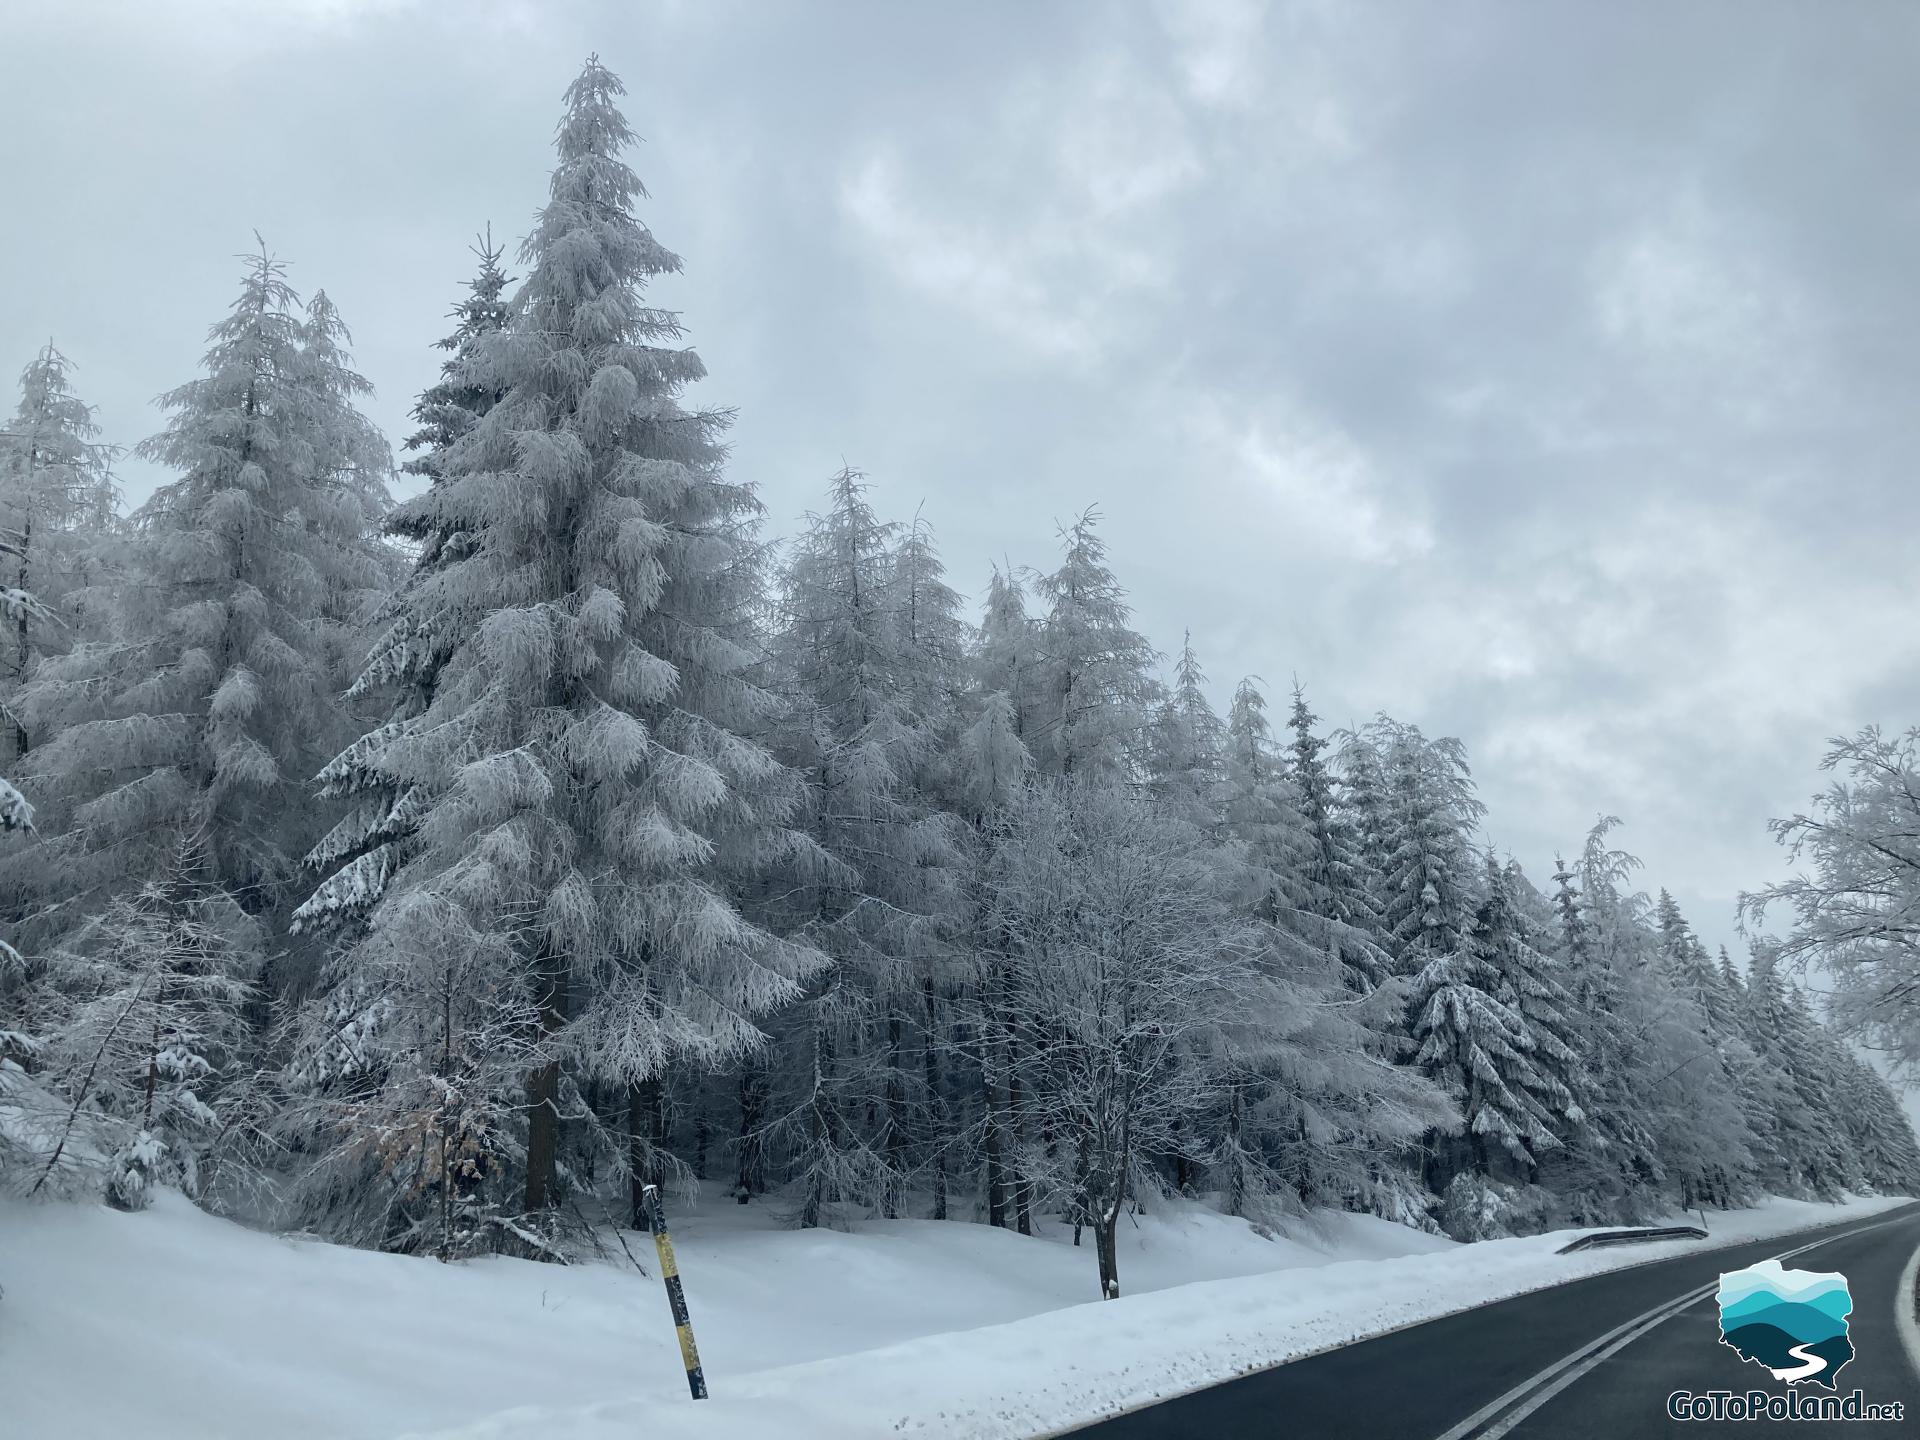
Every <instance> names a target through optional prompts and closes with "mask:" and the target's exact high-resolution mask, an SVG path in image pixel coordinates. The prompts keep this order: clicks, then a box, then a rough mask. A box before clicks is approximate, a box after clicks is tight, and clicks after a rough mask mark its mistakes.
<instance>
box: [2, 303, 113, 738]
mask: <svg viewBox="0 0 1920 1440" xmlns="http://www.w3.org/2000/svg"><path fill="white" fill-rule="evenodd" d="M72 374H73V364H72V362H71V361H69V360H68V359H67V357H66V356H64V355H62V354H61V353H60V352H59V351H58V350H56V349H54V347H53V342H52V341H48V342H47V344H46V346H45V348H44V349H42V350H41V352H40V353H39V354H38V355H36V356H35V357H34V359H33V361H32V363H31V364H29V365H28V366H27V368H26V369H25V370H24V371H23V372H21V375H20V403H19V407H18V409H16V410H15V412H14V416H13V420H12V423H11V424H9V425H8V426H7V428H6V429H5V430H4V431H0V546H4V547H5V548H4V551H0V557H3V561H4V566H5V569H4V571H3V572H0V597H5V614H4V619H5V621H6V625H7V629H8V631H9V632H10V633H9V635H8V640H9V642H10V644H9V647H8V648H9V649H10V650H11V654H10V656H9V657H8V661H7V663H6V665H5V668H4V669H0V712H4V713H0V722H4V727H5V728H4V731H0V755H6V756H10V757H11V758H12V761H13V762H17V761H18V758H19V757H20V756H22V755H24V754H25V753H26V752H27V749H28V747H29V746H30V745H31V743H32V737H31V736H30V735H29V734H28V733H27V730H26V727H25V726H24V724H22V723H21V721H20V718H19V717H18V716H17V715H15V714H13V713H12V711H11V710H9V709H7V701H8V698H9V696H10V695H11V694H12V693H13V692H14V691H16V690H18V688H19V687H20V685H21V684H23V683H24V682H25V680H26V678H27V675H28V673H29V672H30V671H31V670H32V668H33V662H34V661H35V659H36V658H37V657H39V656H40V655H42V654H45V653H48V651H49V650H52V651H55V652H58V651H63V650H66V649H68V648H70V645H71V643H72V642H73V640H74V639H77V638H86V636H85V629H86V627H85V625H84V621H85V620H86V619H88V618H90V613H89V612H90V607H89V606H87V605H86V603H85V596H86V594H87V591H88V589H89V587H90V585H92V584H93V583H94V582H95V581H96V580H97V579H98V578H99V571H100V558H99V555H98V550H99V543H100V540H101V538H102V537H103V536H104V535H105V533H106V532H107V531H108V530H109V528H110V527H111V526H112V525H113V523H114V520H115V515H116V512H117V509H118V502H119V495H118V492H117V489H116V487H115V485H114V480H113V468H112V467H113V459H114V451H113V448H112V447H111V446H108V445H102V444H100V443H99V441H98V439H97V437H98V435H99V433H100V427H99V426H98V425H96V424H95V423H94V419H93V407H92V406H91V405H88V404H87V403H86V402H85V401H83V400H81V399H80V397H79V396H78V395H76V394H74V392H73V386H72ZM62 613H64V614H65V617H66V618H65V623H64V624H63V623H62V621H61V619H60V615H61V614H62Z"/></svg>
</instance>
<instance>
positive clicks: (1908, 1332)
mask: <svg viewBox="0 0 1920 1440" xmlns="http://www.w3.org/2000/svg"><path fill="white" fill-rule="evenodd" d="M1916 1286H1920V1246H1916V1247H1915V1248H1914V1252H1913V1254H1912V1255H1910V1256H1909V1257H1908V1258H1907V1268H1906V1269H1905V1270H1902V1271H1901V1272H1900V1284H1899V1286H1898V1287H1897V1288H1896V1289H1895V1290H1894V1292H1893V1323H1894V1328H1895V1329H1896V1330H1898V1331H1899V1332H1900V1343H1901V1345H1902V1346H1903V1347H1905V1349H1906V1352H1907V1362H1908V1363H1909V1364H1911V1365H1912V1366H1913V1371H1914V1374H1916V1375H1920V1320H1916V1319H1915V1318H1914V1314H1913V1304H1914V1300H1913V1297H1914V1290H1915V1287H1916Z"/></svg>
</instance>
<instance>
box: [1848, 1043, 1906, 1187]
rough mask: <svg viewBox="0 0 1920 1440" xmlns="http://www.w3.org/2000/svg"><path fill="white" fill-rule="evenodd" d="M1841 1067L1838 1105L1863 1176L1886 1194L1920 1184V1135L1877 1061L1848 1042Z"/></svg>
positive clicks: (1867, 1181)
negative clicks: (1852, 1050) (1877, 1070)
mask: <svg viewBox="0 0 1920 1440" xmlns="http://www.w3.org/2000/svg"><path fill="white" fill-rule="evenodd" d="M1833 1043H1834V1044H1835V1045H1836V1046H1838V1044H1839V1042H1838V1041H1837V1040H1835V1041H1834V1042H1833ZM1835 1069H1836V1070H1837V1071H1838V1072H1839V1075H1840V1088H1839V1094H1838V1105H1837V1109H1838V1111H1839V1115H1840V1121H1841V1124H1842V1125H1844V1126H1845V1127H1846V1131H1847V1138H1848V1142H1849V1148H1850V1150H1851V1152H1852V1154H1853V1155H1854V1156H1855V1158H1856V1159H1857V1160H1858V1161H1859V1165H1860V1172H1861V1177H1862V1179H1863V1180H1864V1181H1865V1182H1866V1183H1867V1184H1868V1185H1870V1186H1872V1187H1873V1188H1874V1189H1876V1190H1878V1191H1880V1192H1881V1193H1883V1194H1887V1195H1911V1194H1912V1193H1913V1189H1914V1186H1916V1185H1920V1141H1916V1139H1915V1137H1914V1133H1913V1125H1912V1123H1911V1122H1909V1121H1908V1119H1907V1117H1906V1112H1905V1111H1903V1110H1902V1109H1901V1108H1900V1102H1899V1101H1898V1100H1896V1099H1895V1098H1894V1095H1893V1091H1892V1090H1891V1089H1890V1088H1889V1087H1888V1085H1887V1082H1886V1081H1885V1080H1883V1079H1881V1078H1880V1076H1879V1075H1878V1074H1877V1073H1875V1071H1874V1069H1873V1067H1872V1066H1871V1065H1869V1064H1867V1063H1866V1061H1864V1060H1862V1059H1860V1058H1859V1057H1858V1056H1856V1055H1852V1054H1849V1053H1847V1052H1846V1050H1845V1049H1844V1048H1840V1049H1839V1053H1838V1055H1837V1057H1836V1059H1835Z"/></svg>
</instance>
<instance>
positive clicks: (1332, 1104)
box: [1209, 681, 1458, 1223]
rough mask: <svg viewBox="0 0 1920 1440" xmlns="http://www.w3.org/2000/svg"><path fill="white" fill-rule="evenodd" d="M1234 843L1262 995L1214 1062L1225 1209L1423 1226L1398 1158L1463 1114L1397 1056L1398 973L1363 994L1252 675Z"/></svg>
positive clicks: (1237, 749)
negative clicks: (1331, 1210)
mask: <svg viewBox="0 0 1920 1440" xmlns="http://www.w3.org/2000/svg"><path fill="white" fill-rule="evenodd" d="M1223 785H1224V816H1225V826H1224V830H1225V836H1226V839H1227V842H1228V844H1227V846H1226V848H1225V849H1224V850H1223V852H1222V853H1221V854H1220V856H1219V857H1218V859H1217V861H1216V863H1217V864H1219V865H1221V866H1222V867H1223V868H1224V869H1226V870H1227V871H1228V872H1229V873H1230V874H1233V875H1234V876H1235V877H1236V878H1235V894H1234V898H1235V901H1236V906H1237V908H1238V909H1239V910H1240V912H1241V913H1242V914H1243V915H1244V916H1245V917H1246V918H1247V919H1248V920H1249V922H1250V924H1251V925H1252V927H1253V933H1254V934H1255V935H1256V936H1257V937H1258V939H1259V941H1260V944H1259V949H1258V950H1257V952H1256V956H1255V975H1256V979H1257V988H1256V989H1255V990H1254V991H1252V992H1250V993H1249V994H1248V995H1247V996H1246V997H1245V1002H1244V1004H1243V1005H1242V1006H1241V1008H1240V1010H1239V1012H1238V1017H1237V1019H1236V1020H1235V1022H1234V1023H1232V1024H1230V1025H1227V1026H1224V1027H1222V1028H1221V1030H1220V1031H1219V1033H1218V1037H1217V1045H1218V1049H1217V1051H1216V1052H1215V1054H1214V1055H1213V1056H1212V1060H1213V1063H1214V1064H1215V1065H1216V1066H1217V1067H1218V1070H1219V1077H1218V1082H1217V1083H1218V1086H1219V1088H1220V1090H1221V1092H1222V1093H1223V1095H1224V1097H1225V1098H1224V1109H1225V1113H1224V1115H1215V1116H1213V1117H1211V1119H1210V1122H1209V1123H1210V1126H1211V1129H1212V1133H1213V1134H1214V1135H1215V1136H1216V1137H1217V1139H1216V1141H1215V1145H1214V1149H1213V1151H1212V1156H1211V1168H1212V1169H1213V1171H1214V1173H1215V1175H1216V1177H1217V1178H1218V1181H1219V1187H1220V1189H1221V1191H1222V1194H1223V1201H1224V1204H1225V1206H1226V1208H1227V1209H1228V1211H1229V1212H1230V1213H1233V1214H1244V1213H1250V1212H1257V1211H1260V1210H1265V1211H1267V1212H1269V1213H1271V1212H1272V1211H1274V1210H1279V1211H1284V1212H1295V1213H1297V1212H1298V1211H1299V1210H1301V1209H1302V1208H1304V1207H1307V1206H1313V1205H1329V1204H1338V1205H1348V1206H1353V1207H1358V1208H1364V1209H1368V1210H1372V1211H1375V1212H1376V1213H1380V1214H1383V1215H1387V1216H1389V1217H1390V1218H1393V1219H1396V1220H1405V1221H1409V1222H1411V1223H1426V1222H1425V1211H1426V1201H1425V1198H1424V1196H1423V1194H1422V1192H1421V1191H1420V1188H1419V1185H1418V1183H1417V1181H1416V1180H1415V1179H1414V1177H1413V1176H1412V1175H1411V1174H1410V1173H1409V1172H1408V1171H1407V1169H1406V1168H1405V1167H1404V1166H1402V1165H1401V1164H1399V1163H1397V1161H1396V1160H1395V1159H1394V1158H1393V1157H1394V1156H1396V1155H1397V1154H1404V1153H1406V1152H1407V1151H1408V1150H1410V1149H1411V1147H1412V1146H1414V1145H1415V1144H1417V1143H1418V1141H1419V1140H1420V1139H1421V1137H1422V1136H1423V1135H1424V1134H1425V1133H1426V1132H1427V1131H1428V1130H1430V1129H1435V1128H1446V1127H1450V1126H1452V1125H1454V1124H1457V1120H1458V1117H1457V1115H1456V1114H1455V1113H1454V1112H1453V1111H1452V1110H1451V1108H1450V1107H1449V1106H1448V1104H1447V1103H1446V1101H1445V1099H1444V1098H1443V1097H1442V1096H1441V1095H1440V1094H1439V1093H1438V1091H1437V1090H1436V1089H1435V1087H1434V1086H1432V1085H1431V1084H1430V1083H1429V1082H1428V1081H1427V1080H1426V1079H1425V1078H1424V1077H1422V1076H1421V1075H1419V1074H1418V1073H1416V1072H1414V1071H1412V1070H1409V1069H1405V1068H1402V1067H1401V1066H1399V1065H1397V1064H1395V1063H1394V1060H1395V1057H1396V1056H1397V1054H1398V1052H1399V1050H1400V1048H1401V1045H1402V1041H1401V1040H1400V1038H1399V1022H1400V1014H1401V1010H1402V1008H1403V1005H1404V995H1403V993H1402V992H1401V990H1400V988H1399V985H1398V982H1388V983H1386V984H1383V985H1382V986H1381V987H1379V988H1377V989H1375V988H1370V987H1367V986H1366V985H1365V984H1364V982H1363V983H1362V984H1361V985H1360V987H1359V988H1358V989H1356V987H1355V983H1354V977H1353V976H1352V974H1351V972H1350V971H1349V970H1348V968H1347V965H1346V964H1345V960H1344V957H1345V956H1346V955H1348V954H1351V953H1359V952H1360V951H1361V950H1362V948H1363V947H1366V946H1367V945H1368V944H1369V943H1370V942H1368V941H1367V940H1366V938H1365V937H1364V936H1362V935H1360V934H1358V933H1356V932H1354V931H1353V930H1352V928H1351V927H1349V926H1348V925H1347V924H1346V923H1345V922H1344V921H1342V920H1338V919H1335V918H1332V917H1329V916H1327V915H1325V914H1323V913H1321V912H1320V910H1319V909H1317V908H1316V902H1317V901H1318V900H1319V899H1320V897H1319V896H1318V895H1317V894H1316V892H1315V891H1314V888H1313V886H1312V884H1311V883H1310V882H1309V880H1308V873H1309V870H1310V864H1311V861H1310V852H1311V850H1312V843H1313V842H1312V838H1311V835H1310V833H1309V831H1308V830H1307V827H1306V825H1305V822H1304V818H1303V817H1302V815H1301V814H1300V811H1299V808H1298V805H1299V796H1298V794H1297V792H1296V791H1295V790H1294V789H1293V787H1292V786H1291V785H1290V783H1289V781H1288V778H1287V776H1286V773H1285V767H1284V766H1283V764H1282V762H1281V758H1280V755H1279V753H1278V752H1277V751H1276V749H1275V747H1274V744H1273V738H1272V735H1271V731H1270V729H1269V727H1268V725H1267V721H1266V713H1265V701H1264V698H1263V697H1262V696H1261V694H1260V692H1259V689H1258V687H1257V686H1256V685H1255V684H1253V683H1252V682H1250V681H1245V682H1242V684H1241V685H1240V686H1239V688H1238V689H1237V690H1236V692H1235V695H1234V702H1233V708H1232V710H1231V712H1230V714H1229V718H1228V722H1227V744H1226V753H1225V760H1224V766H1223Z"/></svg>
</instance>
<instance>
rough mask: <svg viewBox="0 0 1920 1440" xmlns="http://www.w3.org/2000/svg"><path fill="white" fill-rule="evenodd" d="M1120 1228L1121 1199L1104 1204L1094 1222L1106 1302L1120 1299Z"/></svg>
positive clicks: (1113, 1199)
mask: <svg viewBox="0 0 1920 1440" xmlns="http://www.w3.org/2000/svg"><path fill="white" fill-rule="evenodd" d="M1119 1228H1120V1197H1119V1196H1118V1195H1115V1196H1113V1197H1112V1200H1111V1203H1102V1205H1101V1206H1100V1212H1099V1214H1097V1215H1095V1216H1094V1220H1093V1243H1094V1247H1095V1249H1096V1251H1097V1252H1098V1254H1099V1256H1100V1296H1101V1298H1102V1299H1104V1300H1118V1299H1119V1298H1120V1257H1119V1246H1118V1245H1117V1243H1116V1232H1117V1231H1118V1230H1119Z"/></svg>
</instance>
